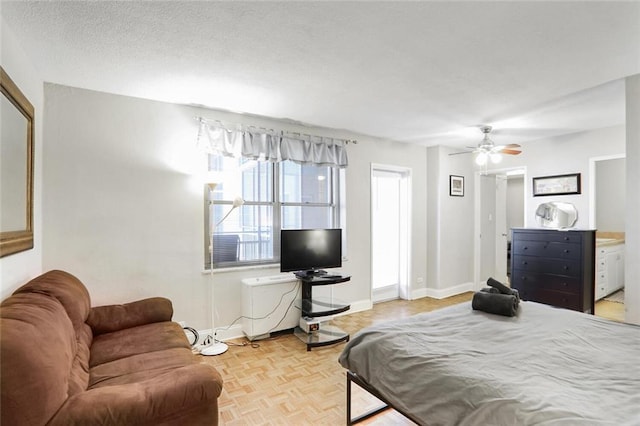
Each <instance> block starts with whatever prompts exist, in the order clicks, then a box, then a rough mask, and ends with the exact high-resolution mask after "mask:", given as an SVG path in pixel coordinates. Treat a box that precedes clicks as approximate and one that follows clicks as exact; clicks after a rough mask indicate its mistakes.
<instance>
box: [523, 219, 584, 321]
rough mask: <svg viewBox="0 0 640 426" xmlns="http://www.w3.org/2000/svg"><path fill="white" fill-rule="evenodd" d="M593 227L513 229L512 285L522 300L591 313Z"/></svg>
mask: <svg viewBox="0 0 640 426" xmlns="http://www.w3.org/2000/svg"><path fill="white" fill-rule="evenodd" d="M595 238H596V231H595V230H586V231H577V230H572V231H558V230H550V229H533V228H514V229H513V234H512V239H511V287H513V288H516V289H518V291H519V292H520V297H521V298H522V299H523V300H531V301H534V302H540V303H546V304H548V305H553V306H558V307H561V308H567V309H573V310H575V311H581V312H587V313H590V314H593V313H594V306H595V302H594V291H595V264H596V259H595Z"/></svg>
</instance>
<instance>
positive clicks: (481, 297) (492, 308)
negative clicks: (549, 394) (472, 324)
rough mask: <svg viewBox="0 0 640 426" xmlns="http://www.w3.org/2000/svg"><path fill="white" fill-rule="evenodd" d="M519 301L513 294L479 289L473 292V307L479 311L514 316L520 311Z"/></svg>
mask: <svg viewBox="0 0 640 426" xmlns="http://www.w3.org/2000/svg"><path fill="white" fill-rule="evenodd" d="M518 302H519V301H518V298H517V297H516V296H515V295H513V294H499V293H489V292H485V291H477V292H475V293H474V294H473V299H472V300H471V307H472V308H473V309H475V310H477V311H484V312H488V313H490V314H497V315H504V316H506V317H512V316H515V315H516V314H517V313H518Z"/></svg>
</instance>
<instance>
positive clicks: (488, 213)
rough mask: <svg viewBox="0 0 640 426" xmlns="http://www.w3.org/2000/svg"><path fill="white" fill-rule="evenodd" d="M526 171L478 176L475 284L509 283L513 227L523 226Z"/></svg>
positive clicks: (517, 170) (479, 285)
mask: <svg viewBox="0 0 640 426" xmlns="http://www.w3.org/2000/svg"><path fill="white" fill-rule="evenodd" d="M524 175H525V170H524V169H523V168H516V169H503V170H495V171H487V172H482V173H477V174H476V182H477V185H476V203H475V204H476V219H475V220H476V230H477V232H476V242H475V281H476V283H477V286H478V287H483V286H484V283H485V282H486V280H487V279H488V278H489V277H493V278H495V279H497V280H498V281H501V282H504V283H507V282H509V276H510V265H509V264H510V242H511V228H515V227H522V226H524V215H525V213H524V212H525V207H524V205H525V197H524V192H525V191H524Z"/></svg>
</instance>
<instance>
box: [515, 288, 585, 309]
mask: <svg viewBox="0 0 640 426" xmlns="http://www.w3.org/2000/svg"><path fill="white" fill-rule="evenodd" d="M518 291H519V292H520V297H521V299H522V300H531V301H533V302H538V303H545V304H547V305H552V306H557V307H560V308H566V309H573V310H574V311H579V310H581V303H580V296H579V295H577V294H569V293H560V292H558V291H552V290H545V289H542V288H537V287H535V286H529V285H526V286H524V287H523V288H522V289H518Z"/></svg>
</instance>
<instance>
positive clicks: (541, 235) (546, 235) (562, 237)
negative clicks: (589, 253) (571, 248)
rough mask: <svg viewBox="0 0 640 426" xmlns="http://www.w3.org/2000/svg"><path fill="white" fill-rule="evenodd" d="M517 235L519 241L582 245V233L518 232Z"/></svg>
mask: <svg viewBox="0 0 640 426" xmlns="http://www.w3.org/2000/svg"><path fill="white" fill-rule="evenodd" d="M515 233H517V234H518V237H517V239H518V240H526V241H548V242H552V241H553V242H557V243H576V244H582V233H580V232H575V233H574V232H558V231H555V232H540V231H536V232H518V231H514V234H515Z"/></svg>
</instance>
